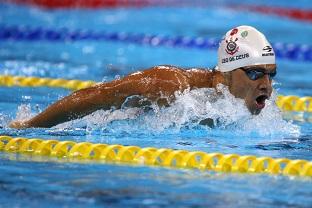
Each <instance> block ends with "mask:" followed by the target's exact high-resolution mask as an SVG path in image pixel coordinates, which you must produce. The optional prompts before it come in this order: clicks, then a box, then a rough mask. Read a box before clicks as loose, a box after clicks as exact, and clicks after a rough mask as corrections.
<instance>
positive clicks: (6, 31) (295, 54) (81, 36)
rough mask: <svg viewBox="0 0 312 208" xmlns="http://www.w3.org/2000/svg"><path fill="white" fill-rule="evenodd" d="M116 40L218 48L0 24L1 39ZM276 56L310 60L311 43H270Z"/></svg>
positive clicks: (211, 42) (211, 41)
mask: <svg viewBox="0 0 312 208" xmlns="http://www.w3.org/2000/svg"><path fill="white" fill-rule="evenodd" d="M1 40H2V41H5V40H11V41H68V42H74V41H83V40H87V41H116V42H117V41H118V42H126V43H133V44H142V45H150V46H168V47H184V48H197V49H204V50H205V49H217V48H218V44H219V39H217V38H203V37H187V36H177V37H170V36H164V35H149V34H134V33H126V32H106V31H91V30H81V29H80V30H79V29H77V30H70V29H68V28H61V29H49V28H42V27H27V26H3V25H2V26H0V41H1ZM272 46H273V48H274V51H275V54H276V56H277V57H279V58H285V59H290V60H296V61H312V46H310V45H305V44H303V45H301V44H287V43H273V44H272Z"/></svg>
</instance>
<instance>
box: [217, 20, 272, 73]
mask: <svg viewBox="0 0 312 208" xmlns="http://www.w3.org/2000/svg"><path fill="white" fill-rule="evenodd" d="M259 64H275V54H274V50H273V48H272V46H271V44H270V43H269V42H268V40H267V39H266V37H265V36H264V35H263V34H262V33H261V32H259V31H258V30H257V29H255V28H254V27H251V26H245V25H243V26H239V27H236V28H233V29H231V30H230V31H228V32H227V33H226V34H225V36H224V37H223V38H222V40H221V42H220V44H219V49H218V66H217V67H216V70H218V71H221V72H228V71H232V70H234V69H237V68H240V67H244V66H250V65H259Z"/></svg>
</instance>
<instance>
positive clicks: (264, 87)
mask: <svg viewBox="0 0 312 208" xmlns="http://www.w3.org/2000/svg"><path fill="white" fill-rule="evenodd" d="M259 82H260V83H259V86H258V89H259V90H260V91H261V92H264V93H268V94H271V92H272V81H271V80H270V78H269V76H268V75H267V74H266V75H264V76H263V77H262V78H261V79H259Z"/></svg>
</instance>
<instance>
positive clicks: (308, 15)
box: [230, 5, 312, 22]
mask: <svg viewBox="0 0 312 208" xmlns="http://www.w3.org/2000/svg"><path fill="white" fill-rule="evenodd" d="M230 8H234V9H241V10H249V11H253V12H259V13H263V14H273V15H279V16H283V17H288V18H291V19H296V20H302V21H310V22H311V21H312V10H304V9H295V8H282V7H268V6H253V5H248V6H230Z"/></svg>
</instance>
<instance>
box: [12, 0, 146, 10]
mask: <svg viewBox="0 0 312 208" xmlns="http://www.w3.org/2000/svg"><path fill="white" fill-rule="evenodd" d="M8 2H15V3H19V4H30V5H36V6H40V7H45V8H49V9H58V8H105V7H120V6H138V7H140V6H147V5H148V0H132V1H131V0H11V1H8Z"/></svg>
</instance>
